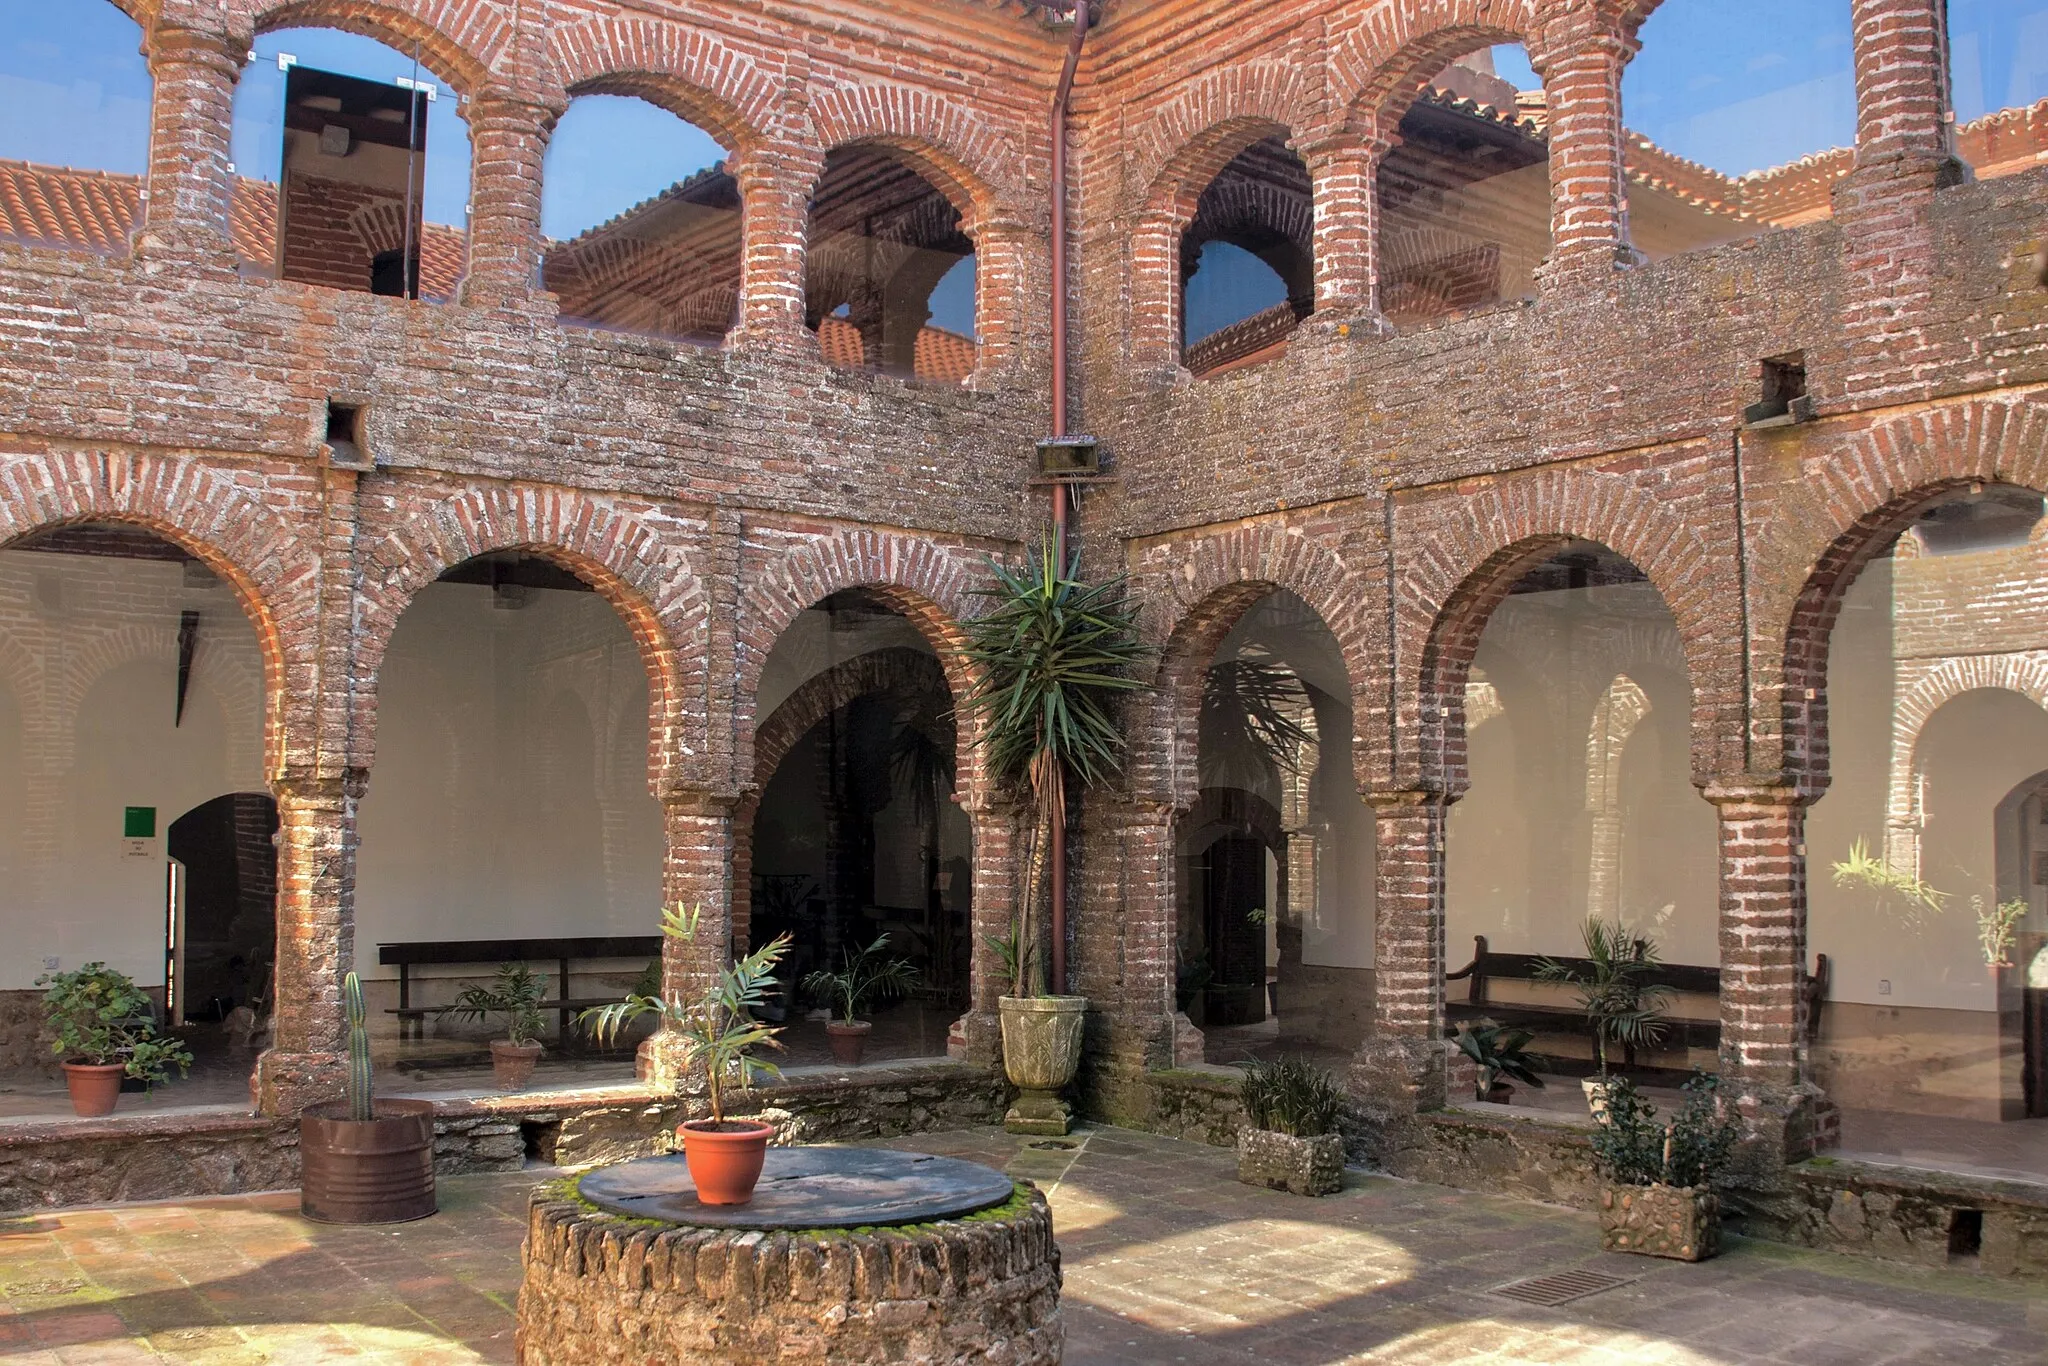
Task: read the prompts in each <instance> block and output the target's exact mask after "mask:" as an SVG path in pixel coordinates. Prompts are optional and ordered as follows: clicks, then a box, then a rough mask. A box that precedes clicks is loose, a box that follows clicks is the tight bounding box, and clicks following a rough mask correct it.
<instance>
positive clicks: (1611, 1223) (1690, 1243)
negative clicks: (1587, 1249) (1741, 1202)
mask: <svg viewBox="0 0 2048 1366" xmlns="http://www.w3.org/2000/svg"><path fill="white" fill-rule="evenodd" d="M1600 1246H1601V1247H1602V1248H1603V1249H1604V1250H1606V1251H1608V1252H1639V1253H1641V1254H1642V1255H1644V1256H1646V1257H1672V1258H1675V1259H1677V1260H1678V1261H1681V1262H1703V1261H1705V1260H1706V1259H1707V1258H1709V1257H1712V1256H1714V1255H1715V1254H1716V1253H1718V1252H1719V1251H1720V1250H1721V1202H1720V1200H1719V1199H1718V1198H1717V1197H1716V1196H1715V1195H1714V1193H1713V1192H1712V1191H1711V1190H1702V1189H1700V1188H1699V1187H1696V1186H1608V1187H1607V1188H1606V1189H1604V1190H1602V1191H1601V1192H1600Z"/></svg>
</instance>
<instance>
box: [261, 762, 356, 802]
mask: <svg viewBox="0 0 2048 1366" xmlns="http://www.w3.org/2000/svg"><path fill="white" fill-rule="evenodd" d="M369 786H370V770H369V769H367V768H361V767H354V766H351V767H348V768H290V769H286V770H285V771H284V772H282V773H279V774H277V775H275V776H274V777H273V778H272V779H271V781H270V790H271V795H272V796H274V797H276V798H277V799H278V800H279V801H297V802H302V803H309V804H310V803H317V802H321V801H329V802H338V801H361V800H362V798H363V793H365V792H366V791H368V790H369Z"/></svg>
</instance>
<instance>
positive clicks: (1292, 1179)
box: [1237, 1126, 1344, 1195]
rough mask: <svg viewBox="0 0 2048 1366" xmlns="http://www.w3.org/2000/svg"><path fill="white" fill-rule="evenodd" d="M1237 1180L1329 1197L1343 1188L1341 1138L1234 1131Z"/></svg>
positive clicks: (1339, 1136) (1296, 1192)
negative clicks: (1235, 1137)
mask: <svg viewBox="0 0 2048 1366" xmlns="http://www.w3.org/2000/svg"><path fill="white" fill-rule="evenodd" d="M1237 1179H1238V1180H1240V1181H1242V1182H1244V1183H1245V1184H1246V1185H1247V1186H1264V1187H1265V1188H1266V1189H1268V1190H1276V1191H1291V1192H1292V1193H1294V1194H1295V1195H1329V1194H1331V1193H1332V1192H1334V1191H1337V1190H1339V1189H1341V1188H1342V1187H1343V1185H1344V1138H1343V1136H1342V1135H1341V1134H1320V1135H1318V1136H1316V1137H1315V1138H1296V1137H1295V1136H1294V1135H1293V1134H1276V1133H1271V1132H1269V1131H1267V1130H1265V1129H1254V1128H1250V1127H1249V1126H1247V1127H1246V1128H1242V1129H1239V1130H1238V1131H1237Z"/></svg>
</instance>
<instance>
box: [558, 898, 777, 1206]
mask: <svg viewBox="0 0 2048 1366" xmlns="http://www.w3.org/2000/svg"><path fill="white" fill-rule="evenodd" d="M701 913H702V908H701V907H692V908H690V909H689V910H684V909H683V908H682V907H680V906H675V907H671V908H670V909H669V910H667V911H665V912H663V913H662V917H661V932H662V933H663V934H666V935H668V936H670V937H672V938H675V939H680V940H683V941H684V942H686V943H687V942H689V941H691V940H694V939H695V938H696V937H697V922H698V919H699V917H700V915H701ZM788 951H789V936H788V935H786V934H785V935H781V936H779V937H778V938H777V939H776V940H775V942H774V943H772V944H768V945H766V946H764V947H762V948H758V949H756V950H754V952H752V953H750V954H748V955H747V956H746V957H745V958H742V959H740V960H739V961H738V962H736V963H730V964H728V965H726V966H725V967H723V968H721V969H719V972H718V977H717V979H716V980H715V981H713V982H712V983H711V985H710V986H708V987H706V988H705V990H704V992H703V994H702V995H701V996H698V997H697V998H695V999H694V1000H693V999H689V998H686V997H682V996H677V997H672V998H670V997H662V996H657V995H647V994H640V993H635V994H634V995H631V996H628V997H627V998H626V999H625V1000H623V1001H618V1002H614V1003H613V1004H611V1005H608V1006H596V1007H594V1008H592V1009H590V1010H586V1011H584V1012H583V1014H582V1016H580V1017H579V1018H580V1019H581V1020H582V1021H583V1022H584V1023H585V1024H586V1025H588V1026H589V1028H590V1031H591V1033H592V1034H593V1035H594V1036H595V1037H596V1039H597V1041H598V1042H599V1043H600V1044H603V1043H609V1042H610V1041H611V1040H613V1039H615V1038H617V1037H618V1034H619V1031H620V1030H622V1029H624V1028H625V1027H626V1025H627V1024H628V1023H630V1022H631V1021H633V1020H636V1019H638V1018H640V1016H642V1015H646V1014H650V1013H651V1014H653V1015H654V1016H655V1018H656V1019H657V1020H659V1021H660V1025H661V1028H662V1029H664V1030H666V1031H667V1032H668V1033H670V1034H671V1035H673V1036H675V1037H676V1038H677V1039H679V1040H680V1041H681V1043H682V1053H683V1060H684V1064H685V1065H686V1066H690V1067H702V1068H703V1069H704V1090H705V1097H706V1099H707V1100H709V1101H710V1104H711V1118H709V1119H692V1120H685V1121H684V1122H683V1123H682V1124H681V1125H679V1126H678V1127H677V1129H676V1132H677V1134H678V1135H680V1136H681V1138H682V1140H683V1160H684V1161H685V1162H687V1163H688V1164H689V1167H690V1180H691V1181H693V1182H694V1183H696V1186H697V1198H698V1199H699V1200H701V1201H703V1202H704V1203H705V1204H707V1205H744V1204H746V1203H747V1201H749V1200H751V1199H753V1198H754V1183H755V1182H757V1181H759V1180H760V1179H761V1163H762V1162H763V1161H764V1160H765V1159H766V1157H767V1155H768V1140H769V1139H771V1138H773V1137H774V1136H775V1126H774V1125H772V1124H763V1123H761V1122H760V1121H759V1120H751V1119H727V1118H726V1117H725V1094H726V1087H727V1085H728V1084H729V1083H730V1082H731V1081H732V1080H733V1079H735V1078H737V1080H738V1081H739V1084H740V1085H741V1086H743V1087H744V1086H751V1085H753V1083H754V1079H755V1078H756V1077H758V1076H770V1077H775V1076H780V1075H781V1072H780V1071H779V1069H777V1068H776V1067H775V1065H774V1064H773V1063H767V1062H763V1061H761V1060H760V1059H759V1058H756V1057H754V1056H753V1050H754V1049H756V1048H760V1047H764V1046H765V1047H770V1048H780V1047H781V1045H780V1044H779V1043H777V1042H776V1041H775V1036H776V1035H777V1034H780V1033H781V1032H782V1030H781V1029H780V1027H778V1026H774V1025H765V1024H762V1023H761V1022H760V1021H759V1020H757V1019H755V1018H754V1016H753V1012H754V1011H755V1010H756V1009H758V1008H760V1007H761V1006H763V1005H765V1004H766V1003H767V1000H768V993H769V991H770V990H771V989H772V988H773V987H774V986H775V985H776V983H775V977H774V975H773V973H774V968H775V965H776V964H777V963H779V962H781V961H782V955H783V954H784V953H786V952H788Z"/></svg>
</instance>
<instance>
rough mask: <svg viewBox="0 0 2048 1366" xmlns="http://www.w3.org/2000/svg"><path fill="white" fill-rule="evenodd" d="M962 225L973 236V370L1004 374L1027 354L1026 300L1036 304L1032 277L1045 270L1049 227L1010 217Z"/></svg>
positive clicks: (983, 373)
mask: <svg viewBox="0 0 2048 1366" xmlns="http://www.w3.org/2000/svg"><path fill="white" fill-rule="evenodd" d="M961 228H962V230H963V231H966V232H967V233H968V235H969V236H971V237H972V238H973V239H974V293H975V298H974V341H975V361H974V371H975V373H976V374H977V375H995V374H1000V373H1001V372H1003V371H1005V370H1009V369H1011V368H1013V367H1015V366H1017V365H1020V364H1021V363H1022V362H1023V359H1024V352H1025V338H1026V333H1027V328H1026V326H1025V316H1026V314H1025V310H1026V307H1027V305H1026V303H1025V300H1026V299H1027V298H1029V299H1032V300H1033V302H1034V305H1035V303H1036V296H1035V294H1034V293H1033V292H1032V291H1031V289H1030V282H1031V281H1032V280H1033V279H1036V278H1038V277H1040V276H1042V275H1043V274H1044V273H1045V268H1044V265H1043V262H1044V261H1045V258H1046V250H1047V249H1046V248H1045V247H1044V246H1042V245H1041V244H1042V243H1044V242H1045V240H1046V238H1045V231H1044V229H1043V228H1042V227H1041V228H1038V229H1034V228H1032V227H1031V225H1029V224H1026V223H1020V222H1017V221H1015V220H1011V219H993V220H990V221H988V222H984V223H980V224H976V225H973V226H972V227H970V226H969V225H967V224H964V223H963V224H962V225H961ZM1042 288H1043V286H1040V289H1041V290H1042Z"/></svg>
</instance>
